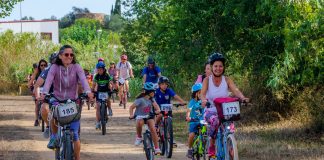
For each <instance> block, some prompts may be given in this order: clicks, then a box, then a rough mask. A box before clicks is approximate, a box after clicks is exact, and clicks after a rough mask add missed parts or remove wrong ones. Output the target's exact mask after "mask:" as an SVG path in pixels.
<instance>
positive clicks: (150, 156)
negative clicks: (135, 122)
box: [130, 115, 155, 160]
mask: <svg viewBox="0 0 324 160" xmlns="http://www.w3.org/2000/svg"><path fill="white" fill-rule="evenodd" d="M150 116H151V115H145V116H136V115H135V116H134V118H130V119H143V120H144V128H145V132H143V146H144V147H143V149H144V152H145V156H146V159H147V160H154V155H155V151H154V145H153V139H152V134H151V131H150V129H149V127H148V125H147V120H148V118H149V117H150Z"/></svg>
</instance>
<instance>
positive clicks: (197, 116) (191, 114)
mask: <svg viewBox="0 0 324 160" xmlns="http://www.w3.org/2000/svg"><path fill="white" fill-rule="evenodd" d="M201 88H202V84H201V83H197V84H194V85H193V86H192V88H191V93H192V95H191V98H192V99H191V100H190V102H189V104H188V109H187V114H186V121H187V122H189V137H188V147H189V148H188V152H187V157H188V158H192V156H193V150H192V145H193V140H194V138H195V133H196V132H197V131H198V130H197V127H198V126H199V125H200V122H199V120H202V119H203V112H204V110H203V109H202V108H201V107H200V105H201V101H200V93H201V92H200V91H201Z"/></svg>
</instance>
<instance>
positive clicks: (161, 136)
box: [158, 121, 165, 155]
mask: <svg viewBox="0 0 324 160" xmlns="http://www.w3.org/2000/svg"><path fill="white" fill-rule="evenodd" d="M160 124H162V125H159V130H160V131H159V135H158V136H159V147H160V149H161V155H164V154H165V144H164V141H165V137H164V125H163V121H161V122H160Z"/></svg>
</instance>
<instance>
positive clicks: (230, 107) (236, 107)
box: [222, 101, 240, 116]
mask: <svg viewBox="0 0 324 160" xmlns="http://www.w3.org/2000/svg"><path fill="white" fill-rule="evenodd" d="M222 106H223V115H224V116H230V115H236V114H240V103H239V102H238V101H236V102H228V103H223V104H222Z"/></svg>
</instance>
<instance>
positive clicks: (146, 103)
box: [129, 82, 161, 154]
mask: <svg viewBox="0 0 324 160" xmlns="http://www.w3.org/2000/svg"><path fill="white" fill-rule="evenodd" d="M154 94H155V85H154V84H153V83H152V82H147V83H145V84H144V92H143V93H141V94H140V95H139V96H138V97H136V100H135V101H134V103H133V104H132V105H131V106H130V107H129V118H130V119H132V118H134V116H135V115H136V116H146V115H150V116H149V118H148V120H147V124H148V127H149V129H150V131H151V134H152V139H153V143H154V146H155V154H161V150H160V148H159V145H158V136H157V134H156V131H155V127H154V126H155V125H154V124H155V122H154V115H155V114H159V113H160V108H159V106H158V105H157V103H156V102H155V100H154ZM135 108H136V110H135V114H133V111H134V109H135ZM154 113H155V114H154ZM143 125H144V120H143V119H136V136H137V137H136V140H135V145H136V146H137V145H140V144H141V142H142V126H143Z"/></svg>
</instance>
